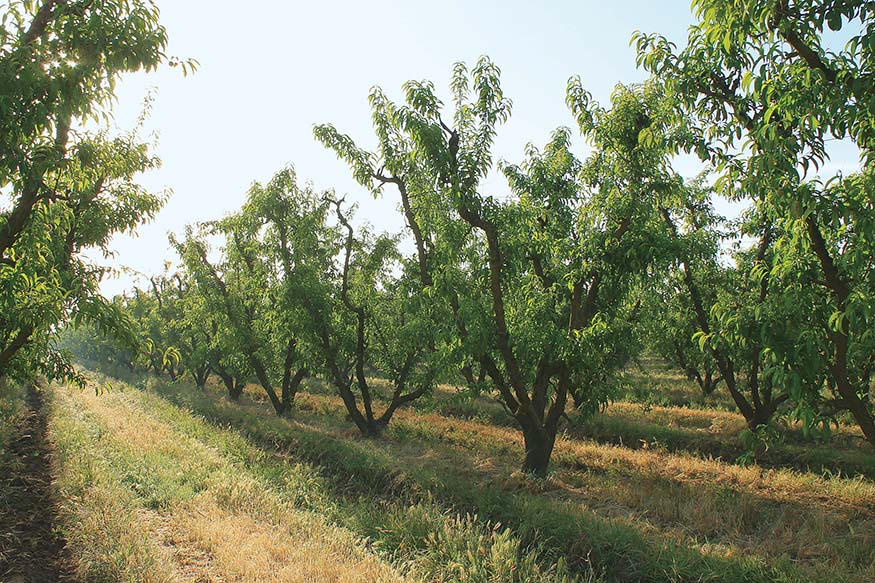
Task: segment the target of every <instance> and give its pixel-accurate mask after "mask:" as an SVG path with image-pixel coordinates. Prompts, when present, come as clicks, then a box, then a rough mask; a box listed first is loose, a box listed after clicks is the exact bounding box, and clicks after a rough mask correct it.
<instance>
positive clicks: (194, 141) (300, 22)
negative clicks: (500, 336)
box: [103, 0, 694, 295]
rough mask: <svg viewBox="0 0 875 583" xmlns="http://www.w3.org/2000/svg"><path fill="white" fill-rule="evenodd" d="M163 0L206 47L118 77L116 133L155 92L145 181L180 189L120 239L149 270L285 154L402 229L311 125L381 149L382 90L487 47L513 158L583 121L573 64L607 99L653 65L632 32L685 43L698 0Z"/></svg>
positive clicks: (500, 154)
mask: <svg viewBox="0 0 875 583" xmlns="http://www.w3.org/2000/svg"><path fill="white" fill-rule="evenodd" d="M157 4H158V6H159V7H160V9H161V20H162V22H163V24H164V25H165V26H166V27H167V30H168V33H169V35H170V47H169V53H170V54H171V55H176V56H179V57H182V58H189V57H191V58H195V59H197V60H198V61H199V62H200V68H199V70H198V71H197V73H195V74H194V75H191V76H188V77H183V76H182V74H181V73H180V72H179V71H178V70H173V69H165V70H162V71H159V72H158V73H153V74H149V75H137V76H133V77H128V78H126V79H125V80H124V81H123V82H122V83H121V84H120V86H119V88H118V98H119V103H118V105H117V107H116V109H115V115H116V123H117V124H118V126H119V127H120V128H121V129H128V128H130V127H131V126H132V125H133V124H134V120H135V119H136V117H137V114H138V113H139V111H140V109H141V107H142V102H143V98H144V96H145V95H146V94H147V92H148V91H149V90H150V88H153V89H154V90H155V101H154V107H153V111H152V114H151V117H150V118H149V120H148V122H147V125H146V130H147V132H154V133H156V134H157V136H158V146H157V150H156V151H157V153H158V154H159V156H160V157H161V158H162V159H163V167H162V168H161V169H160V170H159V171H155V172H151V173H149V174H148V175H146V176H144V177H143V178H142V182H143V184H145V185H146V186H148V187H150V188H153V189H161V188H165V187H168V188H170V189H172V190H173V195H172V197H171V199H170V201H169V202H168V204H167V206H166V207H165V208H164V209H163V211H162V212H161V214H160V215H159V216H158V218H157V219H156V220H155V221H153V222H152V223H150V224H149V225H147V226H145V227H143V228H141V229H140V230H139V236H138V237H136V238H133V239H131V238H129V237H118V238H117V239H116V241H115V242H114V245H113V248H114V250H115V251H117V257H116V258H115V260H114V263H115V264H118V265H126V266H129V267H131V268H132V269H134V270H136V271H139V272H143V273H147V274H152V273H157V272H160V271H161V269H162V265H163V262H164V261H165V260H166V259H167V258H170V257H173V254H172V252H171V251H170V249H169V247H168V243H167V233H168V232H169V231H172V232H176V233H179V232H181V231H182V229H183V227H184V226H185V225H186V224H189V223H192V222H196V221H202V220H208V219H213V218H217V217H221V216H222V215H224V214H226V213H228V212H231V211H233V210H235V209H236V208H238V207H239V206H240V204H241V203H242V202H243V199H244V195H245V191H246V189H247V187H248V186H249V185H250V184H251V183H252V182H253V181H255V180H258V181H266V180H268V179H269V178H270V176H271V175H272V174H273V172H275V171H276V170H278V169H280V168H281V167H283V166H285V165H287V164H293V165H294V166H295V168H296V170H297V172H298V176H299V179H301V180H305V181H312V182H313V183H314V185H315V186H316V187H317V188H329V187H333V188H335V189H336V190H337V191H338V192H339V193H341V194H342V193H348V194H349V197H350V198H351V199H353V200H357V201H358V202H359V203H360V209H359V213H358V218H359V220H368V221H370V222H371V223H373V224H374V225H376V226H377V227H378V228H384V229H396V228H399V227H400V225H401V221H400V217H399V215H398V213H397V212H396V210H395V209H396V197H395V193H393V192H392V191H391V190H389V189H387V191H386V192H387V195H386V197H385V199H384V200H380V201H375V200H373V199H372V198H370V197H369V196H367V194H366V193H363V191H362V188H361V187H359V186H358V185H357V184H355V183H354V182H353V181H352V179H351V178H350V173H349V171H348V169H347V167H346V165H345V164H344V163H342V162H341V161H339V160H337V158H336V157H335V156H334V154H333V153H332V152H330V151H327V150H326V149H324V148H323V147H322V146H321V145H320V144H318V143H317V142H316V141H315V140H314V139H313V135H312V126H313V124H315V123H323V122H331V123H333V124H334V125H335V126H336V127H337V128H338V129H340V130H341V131H343V132H345V133H348V134H350V135H352V136H353V138H355V139H356V140H357V141H358V142H359V144H360V145H363V146H366V147H371V146H373V145H374V142H375V140H374V138H373V132H372V130H371V126H370V113H369V109H368V103H367V95H368V91H369V89H370V87H372V86H373V85H380V86H381V87H382V88H383V89H384V90H385V91H386V92H387V93H388V94H389V96H390V97H393V98H396V99H397V98H400V88H401V84H402V83H403V82H404V81H406V80H408V79H430V80H432V81H433V82H434V83H435V84H436V85H437V87H438V88H439V90H440V91H441V93H442V94H444V95H446V94H447V92H446V87H447V82H448V80H449V77H450V71H451V67H452V64H453V63H454V62H456V61H460V60H461V61H465V62H467V63H469V64H473V63H474V62H475V61H476V59H477V58H478V57H479V56H480V55H484V54H485V55H489V56H490V57H491V58H492V59H493V61H495V62H496V64H497V65H498V66H499V67H500V68H501V70H502V85H503V88H504V90H505V93H506V95H508V96H509V97H510V98H511V99H512V100H513V115H512V117H511V119H510V121H509V123H507V124H506V125H505V126H503V127H502V129H501V130H500V131H499V136H498V140H497V144H496V149H495V153H496V159H506V160H509V161H514V162H516V161H519V160H520V159H521V158H522V154H523V149H524V146H525V144H526V143H528V142H534V143H535V144H543V143H544V142H546V140H547V139H548V137H549V135H550V132H551V131H552V130H553V129H554V128H556V127H557V126H560V125H568V126H573V119H572V117H571V115H570V113H569V112H568V110H567V108H566V106H565V103H564V99H565V85H566V82H567V80H568V78H569V77H570V76H571V75H580V76H581V77H582V78H583V81H584V85H585V86H586V87H587V88H588V89H589V91H590V92H592V93H593V95H594V96H595V97H596V99H598V100H599V101H601V102H602V103H606V102H607V101H608V96H609V95H610V92H611V90H612V88H613V87H614V85H615V84H616V83H618V82H624V83H629V82H635V81H640V80H642V79H643V78H644V76H645V75H644V73H643V72H642V71H638V70H636V68H635V54H634V50H633V49H632V48H631V47H630V46H629V39H630V37H631V35H632V33H633V31H635V30H636V29H641V30H644V31H655V32H660V33H662V34H665V35H666V36H668V37H669V38H670V39H672V40H674V41H676V42H678V43H680V44H682V43H683V41H684V40H685V38H686V29H687V27H688V26H689V24H690V23H691V22H692V15H691V13H690V8H689V6H690V3H689V0H659V1H655V0H649V1H645V0H615V1H614V2H602V1H596V0H577V1H567V2H566V1H561V2H560V1H555V0H553V1H550V0H548V1H546V2H523V1H518V0H503V1H492V0H489V1H469V2H462V1H444V2H419V1H410V0H408V1H404V2H402V1H394V0H379V1H368V2H353V1H349V2H341V1H336V0H319V1H309V2H281V1H278V0H271V1H269V0H249V1H248V2H239V0H234V1H227V0H157ZM578 142H579V143H580V142H581V140H578ZM689 170H690V172H693V171H694V170H693V169H692V168H690V169H689ZM682 171H683V169H682ZM487 188H488V189H489V190H490V191H493V190H494V192H490V194H502V192H500V191H501V190H505V189H506V187H505V186H504V184H503V182H502V181H499V180H490V181H489V183H488V185H487ZM131 284H132V283H131V279H129V278H123V279H120V280H110V281H107V282H105V283H104V285H103V290H104V292H105V293H107V294H109V295H112V294H114V293H116V292H118V291H121V290H122V289H125V288H128V287H130V286H131Z"/></svg>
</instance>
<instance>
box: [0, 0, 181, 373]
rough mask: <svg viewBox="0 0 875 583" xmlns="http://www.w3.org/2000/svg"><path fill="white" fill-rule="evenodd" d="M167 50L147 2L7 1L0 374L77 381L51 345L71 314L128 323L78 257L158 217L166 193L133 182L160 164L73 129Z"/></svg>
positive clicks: (129, 139) (128, 143)
mask: <svg viewBox="0 0 875 583" xmlns="http://www.w3.org/2000/svg"><path fill="white" fill-rule="evenodd" d="M119 30H124V31H125V34H124V35H119V34H118V31H119ZM166 43H167V36H166V32H165V30H164V28H163V27H162V26H161V25H160V24H159V22H158V10H157V8H156V7H155V6H154V5H153V4H152V3H151V2H147V1H141V0H102V1H96V2H81V1H67V0H43V1H42V2H34V1H32V0H26V1H24V0H19V1H12V2H8V3H6V4H5V6H4V8H3V26H0V103H2V108H3V116H2V119H0V188H2V189H4V198H5V197H6V195H5V193H8V195H9V198H8V204H5V202H4V205H3V208H2V209H0V375H13V376H29V375H31V374H33V373H34V372H36V371H40V372H43V373H45V374H47V375H49V376H68V377H70V376H75V373H74V371H73V369H72V366H71V365H70V363H69V361H68V360H67V359H66V358H65V357H64V356H63V355H62V354H60V353H58V352H56V351H55V350H54V346H53V343H54V338H55V336H56V332H57V325H58V324H59V323H60V322H61V321H62V320H64V319H66V318H72V319H73V320H74V321H79V320H88V321H92V322H94V323H95V324H96V325H97V326H98V327H99V328H100V329H101V330H115V331H117V332H119V331H122V329H123V328H124V327H125V326H124V324H125V322H124V320H123V318H121V316H120V313H119V312H118V311H117V310H115V309H114V308H113V306H112V305H110V304H109V303H108V302H106V301H105V300H104V299H103V298H101V297H100V295H99V293H98V291H97V285H98V283H99V281H100V278H101V277H102V275H103V271H102V270H101V269H99V268H97V267H95V266H93V265H92V264H91V263H90V262H89V261H87V260H86V259H85V258H84V256H83V255H82V252H83V251H84V250H85V249H89V248H97V249H100V250H103V251H104V252H106V246H107V243H108V241H109V239H110V237H111V236H112V234H114V233H117V232H125V231H132V230H133V229H135V228H136V227H137V226H138V225H139V224H141V223H142V222H143V221H145V220H147V219H149V218H151V217H152V216H153V215H154V213H155V212H157V210H158V209H159V208H160V206H161V204H162V202H163V197H162V196H160V195H155V194H151V193H148V192H146V191H145V190H143V189H142V188H140V187H138V186H137V185H136V184H135V183H134V182H133V177H134V175H136V174H137V173H139V172H143V171H146V170H148V169H150V168H153V167H154V166H155V165H156V164H157V160H156V159H155V158H153V157H151V156H149V154H148V151H147V148H146V146H145V145H143V144H140V143H138V142H137V140H136V139H135V137H134V136H132V135H129V136H122V137H119V138H109V137H108V136H106V135H105V134H104V133H99V134H96V135H93V134H92V135H89V134H87V133H85V132H83V131H81V130H78V129H73V128H77V127H78V126H80V125H81V124H82V123H84V122H85V121H87V120H95V119H97V118H99V117H100V116H101V115H105V112H106V109H105V108H106V107H107V106H108V105H109V104H110V103H111V100H112V98H113V89H114V86H115V83H116V81H117V79H118V78H119V76H120V75H121V74H123V73H125V72H134V71H140V70H151V69H154V68H156V67H157V66H158V65H159V64H161V63H164V62H168V61H169V62H170V63H171V64H181V63H179V62H178V61H176V60H174V59H168V58H167V57H166V55H165V53H164V49H165V47H166ZM191 65H193V63H185V64H184V67H185V68H186V70H187V69H188V68H189V66H191ZM125 333H126V334H127V335H128V336H130V334H129V331H128V332H125Z"/></svg>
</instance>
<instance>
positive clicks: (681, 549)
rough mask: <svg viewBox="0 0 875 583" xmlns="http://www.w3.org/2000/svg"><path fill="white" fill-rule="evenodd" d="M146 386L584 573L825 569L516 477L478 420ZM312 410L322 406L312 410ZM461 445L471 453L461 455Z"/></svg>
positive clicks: (708, 577) (620, 577)
mask: <svg viewBox="0 0 875 583" xmlns="http://www.w3.org/2000/svg"><path fill="white" fill-rule="evenodd" d="M144 384H145V385H151V386H152V388H154V389H155V390H157V391H158V392H159V393H160V394H163V395H164V396H165V397H167V398H169V399H170V400H171V401H173V402H176V403H178V404H181V405H183V406H184V407H188V408H191V409H193V410H194V411H196V412H198V413H200V414H202V415H205V416H206V417H208V418H210V419H211V420H212V421H213V422H216V423H220V424H231V425H233V426H234V427H237V428H239V429H241V430H242V431H244V432H245V433H247V434H248V435H250V436H252V437H253V438H254V439H256V440H258V441H259V442H260V443H262V444H264V445H271V446H276V447H277V448H278V449H279V450H288V451H290V452H292V454H293V455H294V456H296V457H298V458H306V459H308V460H310V461H311V462H313V463H315V464H318V465H319V466H320V467H322V468H323V471H325V472H326V473H327V474H328V475H330V476H331V478H332V481H333V484H334V487H335V491H345V492H346V493H347V495H351V496H352V495H358V496H362V497H367V496H371V497H374V498H381V499H392V498H393V497H402V498H403V497H408V498H409V499H411V500H423V499H425V500H430V501H433V502H436V503H439V504H440V505H442V506H443V507H445V508H447V510H448V511H450V512H460V511H461V512H464V511H470V512H477V513H478V514H479V515H480V516H481V517H482V518H486V519H489V520H493V521H496V522H500V523H501V524H503V525H504V526H506V527H508V528H511V529H512V530H513V532H514V533H515V535H516V536H517V537H519V538H520V539H521V540H523V541H538V544H539V545H540V546H541V547H542V550H543V552H548V553H552V554H554V555H555V556H556V557H561V558H564V559H565V560H566V561H568V562H569V564H570V565H571V566H572V567H574V568H576V569H579V570H580V572H585V571H589V572H591V570H592V569H593V568H595V569H596V570H597V571H598V572H603V573H604V576H605V578H606V579H608V580H612V581H808V580H810V579H811V578H812V577H813V576H815V571H819V570H820V569H819V567H817V566H809V565H797V564H795V563H796V561H794V560H793V559H792V558H790V557H789V556H783V557H782V556H778V557H766V556H759V555H757V554H746V553H743V552H740V551H739V549H737V548H735V547H733V546H732V545H727V544H714V543H712V542H711V541H708V540H704V539H703V540H698V541H697V540H695V537H690V536H689V535H688V533H683V532H681V533H679V532H675V531H672V530H671V529H664V528H660V527H659V525H658V524H657V525H655V526H654V525H653V524H651V523H649V522H648V521H647V520H646V519H645V520H642V519H641V517H636V516H633V515H631V514H632V513H629V512H621V513H619V515H617V514H612V513H610V512H603V511H602V509H599V508H593V507H590V506H588V505H587V504H581V503H580V502H579V501H573V500H569V499H566V498H565V497H563V496H556V495H554V494H551V493H550V492H545V489H546V490H550V488H551V487H552V486H551V485H550V484H549V483H548V484H547V486H546V488H545V486H544V485H543V484H537V483H533V482H531V481H529V480H527V479H524V478H522V477H520V476H518V475H517V476H515V475H513V474H512V473H511V471H510V470H508V468H506V467H505V464H504V463H502V462H501V459H499V458H500V457H501V456H502V455H504V454H502V453H501V450H502V449H507V451H508V452H510V451H511V450H513V452H514V459H517V458H518V457H519V455H520V451H518V450H517V448H516V446H514V444H512V443H504V442H503V440H504V438H502V439H498V440H495V439H493V436H492V434H491V433H490V432H491V431H507V429H502V428H494V427H488V426H486V427H479V426H482V424H474V425H475V426H478V427H479V429H478V427H474V428H472V431H473V433H472V434H471V436H470V437H467V438H465V439H468V440H470V442H471V443H470V447H468V448H465V447H462V446H460V445H459V444H455V443H451V442H450V443H447V441H449V440H445V439H437V440H429V439H427V438H424V437H423V435H425V434H426V433H428V432H429V431H432V430H431V429H427V426H429V425H430V424H433V421H432V420H423V421H422V423H421V425H422V426H423V427H426V429H425V430H419V431H418V433H419V436H417V432H416V431H411V430H410V428H409V426H406V425H408V419H407V416H408V415H416V414H415V413H409V412H408V413H404V414H402V415H401V418H400V419H399V421H400V423H397V424H396V425H395V428H394V429H391V430H390V432H389V434H388V436H387V437H388V438H387V439H383V440H361V439H358V438H356V437H355V434H354V432H353V431H352V430H351V429H350V428H349V427H348V424H345V423H344V419H343V415H342V413H337V414H336V415H335V414H334V413H333V411H335V410H338V411H339V409H337V407H338V404H337V403H333V402H332V401H331V399H330V398H325V397H324V396H320V397H318V398H316V399H317V400H318V402H316V403H315V404H314V405H313V406H312V407H311V406H309V405H308V404H307V403H308V402H309V399H311V398H313V397H312V396H311V397H307V396H306V395H300V396H299V398H300V399H301V400H300V402H299V410H298V411H297V413H296V414H295V419H294V420H285V419H277V418H275V417H273V416H271V415H270V414H269V413H268V412H267V410H266V409H265V408H264V407H263V406H261V405H260V404H258V403H248V404H247V403H244V404H243V405H237V404H232V403H229V402H227V401H226V400H224V399H222V398H220V397H218V396H217V395H210V394H204V393H202V392H199V391H196V390H194V389H193V387H188V386H187V385H186V384H185V383H177V384H171V383H164V382H162V381H154V380H148V381H144ZM311 408H312V409H313V410H314V411H317V412H313V411H309V410H307V409H311ZM456 422H458V421H456ZM478 431H481V433H478ZM398 432H402V433H404V435H402V434H400V433H398ZM510 434H511V435H512V432H511V433H510ZM411 437H413V438H414V439H410V438H411ZM441 442H444V443H441ZM592 446H593V447H601V446H598V445H597V444H592ZM459 449H468V451H467V452H461V453H463V454H464V455H460V452H459V451H458V450H459ZM560 449H561V448H560ZM496 450H498V452H499V453H498V457H496ZM475 452H481V453H480V454H477V453H475ZM630 453H636V452H630ZM637 453H640V452H637ZM559 457H561V455H560V456H559ZM713 473H719V470H714V472H713ZM554 489H555V488H554ZM645 518H646V517H645ZM825 570H826V569H825V568H824V571H825ZM859 571H860V568H859V565H857V567H856V568H854V569H852V570H851V571H849V572H839V573H838V574H837V576H834V577H833V580H837V581H845V580H846V581H856V580H862V581H865V580H867V579H865V578H864V579H860V578H858V577H857V574H858V573H859ZM833 575H836V574H835V573H833Z"/></svg>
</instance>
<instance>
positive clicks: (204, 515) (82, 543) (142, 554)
mask: <svg viewBox="0 0 875 583" xmlns="http://www.w3.org/2000/svg"><path fill="white" fill-rule="evenodd" d="M53 418H54V423H53V428H52V436H53V438H54V440H55V442H56V443H57V444H58V449H59V451H60V452H61V459H60V467H61V468H62V470H61V475H60V477H59V486H60V491H61V495H62V500H63V501H64V504H63V506H65V507H67V508H68V509H69V510H68V512H69V516H68V520H67V521H66V524H67V525H68V529H69V533H68V538H69V539H70V541H71V544H72V545H73V546H74V547H75V548H76V551H77V554H78V555H79V556H80V557H81V570H82V575H83V577H84V578H85V579H87V580H101V581H103V580H106V581H131V582H133V581H137V582H139V581H213V580H215V581H240V582H244V581H246V582H250V581H264V582H268V581H269V582H286V581H300V582H304V581H312V582H315V581H344V582H345V581H370V582H386V583H389V582H396V581H398V582H400V581H402V580H403V577H402V576H401V575H400V574H399V573H397V572H396V571H395V570H394V569H393V568H392V567H391V566H390V565H388V564H387V563H385V562H384V561H381V560H379V559H378V558H377V557H375V556H374V555H373V554H372V553H369V552H368V551H367V550H366V549H365V548H364V547H363V546H362V544H361V543H360V542H359V541H358V540H357V539H356V538H355V537H354V536H353V535H352V534H351V533H349V532H348V531H346V530H344V529H341V528H338V527H335V526H332V525H330V524H327V523H326V522H325V521H324V519H323V518H322V517H321V516H319V515H318V514H316V513H314V512H308V511H304V510H301V509H298V508H295V507H294V506H293V505H292V504H290V503H289V502H288V501H287V500H286V499H285V498H284V497H283V496H280V495H278V493H277V492H276V491H274V490H273V489H271V488H269V487H266V486H265V485H264V484H263V482H262V481H260V480H259V479H257V478H256V477H253V476H252V475H250V474H249V473H248V472H246V471H245V470H243V468H241V467H240V465H239V464H236V463H234V462H233V461H232V460H229V459H227V458H225V457H224V456H223V455H221V454H220V453H219V452H218V451H217V450H216V449H215V448H213V447H210V446H209V445H207V444H205V443H203V442H201V441H199V440H197V439H194V438H192V437H189V436H186V435H184V434H183V433H181V432H179V431H176V430H174V429H172V428H171V427H169V426H168V425H167V424H166V423H163V422H161V421H158V420H156V419H154V418H153V416H152V414H151V412H150V411H149V407H148V405H147V406H144V404H143V403H142V401H141V400H140V399H139V398H138V396H137V395H130V394H127V393H124V392H114V393H113V394H110V395H104V396H101V397H96V396H94V395H93V394H88V393H78V392H77V393H73V392H70V391H67V390H64V389H60V390H58V391H57V394H56V398H55V402H54V406H53ZM294 478H295V476H294V472H292V473H291V474H290V475H289V479H290V480H291V479H294Z"/></svg>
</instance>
